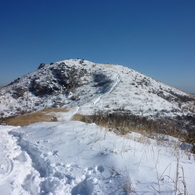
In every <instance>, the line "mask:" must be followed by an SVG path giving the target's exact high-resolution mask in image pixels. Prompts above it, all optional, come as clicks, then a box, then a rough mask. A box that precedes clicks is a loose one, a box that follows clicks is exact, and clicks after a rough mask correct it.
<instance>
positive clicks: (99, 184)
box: [0, 121, 195, 195]
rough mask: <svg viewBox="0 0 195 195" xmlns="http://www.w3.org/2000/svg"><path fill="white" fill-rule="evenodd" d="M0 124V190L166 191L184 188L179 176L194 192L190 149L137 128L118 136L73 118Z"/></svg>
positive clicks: (170, 139)
mask: <svg viewBox="0 0 195 195" xmlns="http://www.w3.org/2000/svg"><path fill="white" fill-rule="evenodd" d="M0 129H1V132H3V137H1V142H0V146H1V153H2V154H3V155H2V156H3V158H1V161H0V162H1V166H0V167H1V177H0V178H1V179H0V192H2V193H1V194H5V195H6V194H12V195H15V194H25V195H26V194H33V195H34V194H55V195H56V194H57V195H60V194H67V195H68V194H70V195H77V194H82V195H85V194H98V195H99V194H102V195H103V194H105V195H107V194H121V195H122V194H128V191H129V192H130V191H132V193H133V192H135V193H137V194H148V195H151V194H158V193H157V192H158V191H160V192H159V193H161V194H170V195H171V194H175V186H176V184H177V193H179V192H181V193H183V192H184V190H185V189H184V185H183V183H182V182H183V181H185V182H186V185H187V190H188V193H189V195H193V193H194V191H195V186H194V182H193V176H194V175H193V173H194V171H195V163H194V157H193V156H192V154H189V153H184V152H183V151H182V150H180V149H179V148H178V147H177V149H176V148H173V147H168V146H163V145H158V143H157V141H156V140H153V139H149V138H144V137H143V136H141V135H140V134H137V133H131V134H128V135H127V136H128V137H129V138H127V137H121V136H118V135H116V134H115V133H113V132H109V131H106V130H105V129H104V128H100V127H98V126H96V125H95V124H86V123H83V122H76V121H68V122H57V123H54V122H53V123H52V122H50V123H37V124H32V125H29V126H26V127H22V128H14V127H4V126H1V127H0ZM167 139H169V141H170V143H174V142H176V141H177V140H175V139H173V138H171V137H168V138H167ZM172 139H173V140H172ZM178 159H179V161H178ZM177 165H178V166H177ZM182 169H184V175H185V178H183V175H182ZM177 172H178V174H179V176H178V177H176V176H177ZM177 179H178V181H177ZM176 181H177V182H176Z"/></svg>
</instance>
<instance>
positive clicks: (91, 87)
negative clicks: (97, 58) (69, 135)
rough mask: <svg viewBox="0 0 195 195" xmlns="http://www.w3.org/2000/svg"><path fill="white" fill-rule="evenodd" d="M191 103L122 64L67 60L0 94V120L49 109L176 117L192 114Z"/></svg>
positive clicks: (20, 80) (43, 66)
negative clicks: (65, 108)
mask: <svg viewBox="0 0 195 195" xmlns="http://www.w3.org/2000/svg"><path fill="white" fill-rule="evenodd" d="M194 101H195V99H194V98H192V96H190V95H188V94H187V93H185V92H182V91H180V90H177V89H175V88H173V87H171V86H168V85H165V84H163V83H161V82H159V81H156V80H154V79H152V78H150V77H147V76H146V75H143V74H141V73H139V72H137V71H134V70H132V69H129V68H127V67H124V66H120V65H112V64H98V63H93V62H89V61H86V60H81V59H75V60H74V59H69V60H64V61H59V62H56V63H51V64H47V65H46V64H41V66H40V67H39V68H38V70H36V71H34V72H32V73H29V74H27V75H25V76H23V77H21V78H18V79H16V80H15V81H14V82H12V83H11V84H10V85H8V86H6V87H3V88H1V89H0V115H1V117H8V116H15V115H18V114H21V113H27V112H33V111H36V110H40V109H43V108H47V107H73V106H76V107H79V109H78V111H79V112H80V113H82V114H93V113H94V112H96V111H97V110H103V111H111V110H115V111H117V110H121V109H122V110H126V111H131V113H133V114H135V115H140V116H147V117H154V116H162V117H167V116H168V117H170V116H171V117H175V116H183V115H187V114H189V113H192V112H193V111H194V110H195V108H194V107H195V106H194Z"/></svg>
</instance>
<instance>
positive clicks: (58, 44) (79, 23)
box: [0, 0, 195, 93]
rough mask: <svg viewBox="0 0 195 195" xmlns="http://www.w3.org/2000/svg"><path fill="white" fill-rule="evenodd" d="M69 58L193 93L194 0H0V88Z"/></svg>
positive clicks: (194, 77) (194, 59) (194, 91)
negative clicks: (128, 71)
mask: <svg viewBox="0 0 195 195" xmlns="http://www.w3.org/2000/svg"><path fill="white" fill-rule="evenodd" d="M67 58H83V59H86V60H90V61H93V62H97V63H114V64H121V65H124V66H128V67H129V68H132V69H134V70H137V71H139V72H141V73H143V74H146V75H148V76H150V77H152V78H155V79H157V80H160V81H162V82H164V83H166V84H169V85H172V86H174V87H177V88H179V89H182V90H184V91H187V92H191V93H195V0H18V1H16V0H0V67H1V69H0V85H1V86H2V85H5V84H8V83H9V82H11V81H13V80H14V79H16V78H18V77H20V76H23V75H25V74H27V73H29V72H32V71H35V70H36V69H37V67H38V66H39V64H40V63H41V62H45V63H50V62H55V61H60V60H65V59H67Z"/></svg>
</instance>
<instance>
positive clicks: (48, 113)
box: [3, 108, 68, 126]
mask: <svg viewBox="0 0 195 195" xmlns="http://www.w3.org/2000/svg"><path fill="white" fill-rule="evenodd" d="M67 111H68V109H67V108H45V109H43V110H41V111H39V112H35V113H30V114H25V115H21V116H16V117H9V118H6V119H3V120H4V121H5V123H6V124H7V125H12V126H26V125H30V124H32V123H38V122H50V121H52V118H53V117H55V114H52V113H53V112H67Z"/></svg>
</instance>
